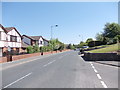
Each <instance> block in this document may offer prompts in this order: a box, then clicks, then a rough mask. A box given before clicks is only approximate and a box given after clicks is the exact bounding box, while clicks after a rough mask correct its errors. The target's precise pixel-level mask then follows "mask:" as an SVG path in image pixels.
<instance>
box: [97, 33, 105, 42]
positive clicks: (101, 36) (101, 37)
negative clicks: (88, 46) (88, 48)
mask: <svg viewBox="0 0 120 90" xmlns="http://www.w3.org/2000/svg"><path fill="white" fill-rule="evenodd" d="M95 38H96V40H97V41H103V39H104V37H103V35H102V33H97V34H96V37H95Z"/></svg>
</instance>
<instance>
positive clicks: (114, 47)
mask: <svg viewBox="0 0 120 90" xmlns="http://www.w3.org/2000/svg"><path fill="white" fill-rule="evenodd" d="M117 50H118V44H113V45H108V46H107V47H106V48H101V49H95V50H91V51H88V52H91V53H107V52H113V51H117Z"/></svg>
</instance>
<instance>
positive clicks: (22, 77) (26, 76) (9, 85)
mask: <svg viewBox="0 0 120 90" xmlns="http://www.w3.org/2000/svg"><path fill="white" fill-rule="evenodd" d="M31 74H32V72H31V73H28V74H27V75H25V76H23V77H21V78H19V79H17V80H16V81H14V82H12V83H10V84H8V85H7V86H5V87H4V88H7V87H9V86H11V85H13V84H14V83H16V82H18V81H20V80H22V79H24V78H25V77H28V76H29V75H31Z"/></svg>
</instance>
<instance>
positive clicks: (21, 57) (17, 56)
mask: <svg viewBox="0 0 120 90" xmlns="http://www.w3.org/2000/svg"><path fill="white" fill-rule="evenodd" d="M64 51H69V50H68V49H65V50H62V52H64ZM59 52H60V51H53V52H44V53H43V55H47V54H54V53H59ZM33 56H41V53H32V54H22V55H14V56H12V60H13V61H15V60H20V59H24V58H29V57H33ZM3 62H7V57H1V58H0V63H3Z"/></svg>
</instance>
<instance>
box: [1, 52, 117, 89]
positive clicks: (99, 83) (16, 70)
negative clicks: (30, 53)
mask: <svg viewBox="0 0 120 90" xmlns="http://www.w3.org/2000/svg"><path fill="white" fill-rule="evenodd" d="M1 71H2V88H118V68H117V67H114V66H109V65H102V64H98V63H95V62H90V61H89V62H88V61H84V60H83V59H82V57H81V56H79V55H78V52H76V51H67V52H62V53H59V54H54V55H46V56H38V57H34V58H29V59H25V60H19V61H14V62H9V63H4V64H2V69H1Z"/></svg>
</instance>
